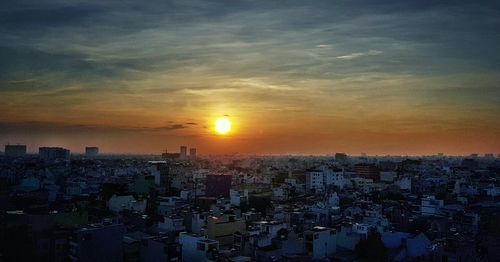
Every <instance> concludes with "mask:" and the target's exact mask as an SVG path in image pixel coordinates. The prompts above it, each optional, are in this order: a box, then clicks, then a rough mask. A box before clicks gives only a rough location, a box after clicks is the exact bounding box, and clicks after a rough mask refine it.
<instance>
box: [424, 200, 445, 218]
mask: <svg viewBox="0 0 500 262" xmlns="http://www.w3.org/2000/svg"><path fill="white" fill-rule="evenodd" d="M443 206H444V201H443V200H439V199H436V197H434V196H427V197H423V198H422V200H421V203H420V213H421V214H422V215H423V216H430V215H437V214H439V212H440V211H441V208H443Z"/></svg>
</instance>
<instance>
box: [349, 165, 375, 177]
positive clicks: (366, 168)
mask: <svg viewBox="0 0 500 262" xmlns="http://www.w3.org/2000/svg"><path fill="white" fill-rule="evenodd" d="M354 170H355V171H356V174H357V175H358V177H362V178H368V179H373V180H374V181H379V180H380V172H379V169H378V167H377V166H376V165H373V164H356V165H354Z"/></svg>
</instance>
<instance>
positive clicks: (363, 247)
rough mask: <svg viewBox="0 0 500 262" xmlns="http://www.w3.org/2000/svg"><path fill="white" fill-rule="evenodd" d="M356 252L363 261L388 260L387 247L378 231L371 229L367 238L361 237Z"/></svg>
mask: <svg viewBox="0 0 500 262" xmlns="http://www.w3.org/2000/svg"><path fill="white" fill-rule="evenodd" d="M354 252H355V253H356V256H357V257H358V258H360V259H361V260H362V261H387V259H388V256H387V248H386V247H385V246H384V243H383V242H382V237H381V236H380V234H379V233H378V232H377V231H374V230H373V231H370V233H368V236H367V238H364V239H361V240H360V241H359V242H358V244H357V245H356V247H355V249H354Z"/></svg>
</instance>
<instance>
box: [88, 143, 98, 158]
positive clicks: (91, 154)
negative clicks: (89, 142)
mask: <svg viewBox="0 0 500 262" xmlns="http://www.w3.org/2000/svg"><path fill="white" fill-rule="evenodd" d="M98 154H99V148H98V147H96V146H88V147H85V156H86V157H89V158H92V157H96V156H97V155H98Z"/></svg>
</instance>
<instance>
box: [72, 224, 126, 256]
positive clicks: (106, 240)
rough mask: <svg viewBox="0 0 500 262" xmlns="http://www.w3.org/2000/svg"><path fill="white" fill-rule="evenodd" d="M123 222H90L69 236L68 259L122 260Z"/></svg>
mask: <svg viewBox="0 0 500 262" xmlns="http://www.w3.org/2000/svg"><path fill="white" fill-rule="evenodd" d="M124 234H125V226H124V225H123V224H112V223H111V222H107V221H106V222H104V223H102V224H92V225H89V226H88V227H84V228H81V229H78V230H76V231H75V232H74V234H73V235H72V236H71V238H70V244H69V260H70V261H109V262H112V261H123V244H122V242H123V236H124Z"/></svg>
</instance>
